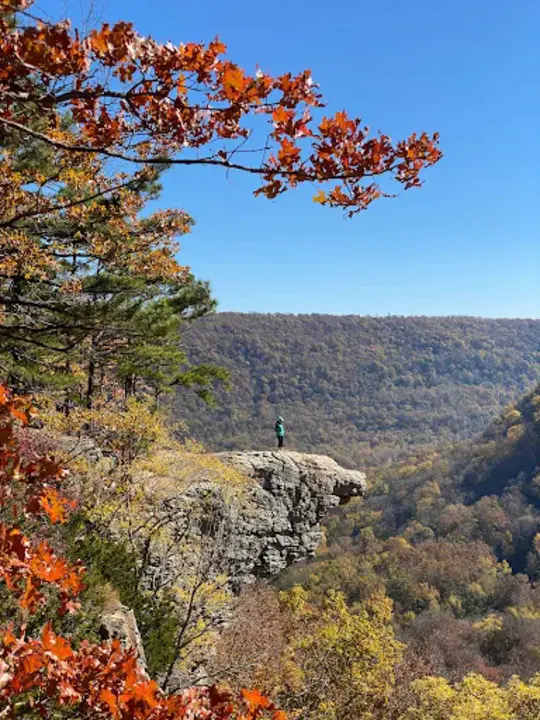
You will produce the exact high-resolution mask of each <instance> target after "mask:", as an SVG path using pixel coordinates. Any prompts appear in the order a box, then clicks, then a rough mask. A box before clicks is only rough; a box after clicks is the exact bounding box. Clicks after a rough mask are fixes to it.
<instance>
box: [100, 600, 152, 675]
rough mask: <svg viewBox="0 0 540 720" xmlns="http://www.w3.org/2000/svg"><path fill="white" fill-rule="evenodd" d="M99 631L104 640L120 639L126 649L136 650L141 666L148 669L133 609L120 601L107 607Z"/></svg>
mask: <svg viewBox="0 0 540 720" xmlns="http://www.w3.org/2000/svg"><path fill="white" fill-rule="evenodd" d="M98 631H99V635H100V637H101V639H102V640H120V643H121V644H122V647H123V648H124V650H135V653H136V655H137V659H138V660H139V663H140V665H141V667H142V668H144V669H146V657H145V654H144V647H143V643H142V639H141V634H140V632H139V628H138V626H137V620H136V619H135V613H134V612H133V610H130V609H129V608H127V607H126V606H125V605H122V604H121V603H120V602H118V603H116V604H114V605H112V606H110V607H107V608H106V609H105V610H104V612H103V614H102V616H101V625H100V627H99V629H98Z"/></svg>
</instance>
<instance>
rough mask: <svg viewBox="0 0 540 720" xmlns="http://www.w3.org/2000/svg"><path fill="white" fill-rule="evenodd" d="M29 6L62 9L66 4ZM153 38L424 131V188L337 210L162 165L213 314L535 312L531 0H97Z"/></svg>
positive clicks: (539, 18) (537, 180)
mask: <svg viewBox="0 0 540 720" xmlns="http://www.w3.org/2000/svg"><path fill="white" fill-rule="evenodd" d="M40 6H41V7H47V8H49V9H50V8H54V9H55V14H57V15H58V13H60V12H61V8H63V9H64V12H65V8H67V9H68V12H70V14H76V12H77V9H78V8H80V6H79V5H78V4H77V3H75V2H73V0H71V2H67V3H66V2H64V1H62V2H61V3H60V2H58V1H57V0H49V1H48V2H46V3H45V5H40ZM96 8H97V12H98V14H99V15H100V17H101V18H102V19H104V20H107V21H113V20H116V19H120V18H121V19H126V20H127V19H130V20H132V21H133V22H135V24H136V26H137V29H138V30H139V31H140V32H141V33H144V34H149V35H152V36H154V37H155V38H156V39H157V40H160V41H168V40H171V41H172V42H174V43H178V42H182V41H190V40H191V41H201V40H210V39H212V38H213V37H214V36H215V35H217V34H219V35H220V37H221V39H222V40H223V41H224V42H225V43H226V44H227V45H228V47H229V54H230V57H231V59H233V60H234V61H236V62H238V63H240V64H241V65H243V67H244V68H246V69H247V70H250V71H252V70H254V68H255V65H256V64H257V63H258V64H259V65H260V66H261V67H262V69H263V70H265V71H268V72H270V73H273V74H278V73H281V72H284V71H287V70H291V71H293V72H297V71H301V70H303V69H304V68H306V67H308V68H310V69H311V70H312V74H313V78H314V80H315V81H316V82H318V83H319V84H320V85H321V89H322V91H323V93H324V95H325V98H326V99H327V102H328V108H329V110H331V111H332V112H334V111H336V110H340V109H342V108H346V109H347V110H348V112H349V113H350V114H354V115H360V116H362V117H363V118H364V120H365V122H366V123H367V124H368V125H370V126H371V127H372V128H374V129H381V130H382V131H384V132H386V133H388V134H390V135H391V136H392V137H393V138H394V139H399V138H401V137H404V136H406V135H408V134H409V133H410V132H413V131H420V130H423V129H425V130H428V131H435V130H438V131H439V132H440V134H441V145H442V149H443V151H444V153H445V157H444V159H443V160H442V161H441V162H440V163H439V165H437V166H436V167H435V168H433V169H431V170H429V171H428V172H427V173H426V175H425V179H426V184H425V186H424V188H423V189H421V190H411V191H409V192H406V193H404V194H402V195H401V196H400V197H399V198H398V199H396V200H383V201H379V202H378V203H376V204H375V205H373V206H372V208H371V209H370V210H368V211H367V212H365V213H361V214H360V215H358V216H356V217H355V218H353V219H352V220H347V219H345V218H344V217H343V215H342V214H341V213H340V212H339V211H337V210H330V209H325V208H320V207H319V206H318V205H315V204H314V203H312V202H311V199H310V198H311V196H312V195H313V192H306V191H294V192H290V193H288V194H287V195H286V196H283V197H281V198H279V199H277V200H276V201H272V202H269V201H267V200H264V199H256V198H253V197H252V196H251V191H252V190H253V188H254V187H255V186H254V184H253V181H252V179H250V178H246V177H243V176H239V175H232V176H231V177H229V178H226V177H225V176H224V175H223V174H222V173H220V172H219V171H217V170H216V171H214V170H206V169H205V170H199V169H196V170H193V169H181V168H175V169H174V170H172V171H170V172H169V173H168V174H167V176H166V178H165V192H164V195H163V198H162V204H163V206H169V207H172V206H174V207H181V208H184V209H185V210H187V211H188V212H189V213H190V214H192V215H193V217H194V218H195V220H196V223H197V224H196V226H195V228H194V231H193V233H192V234H191V235H190V236H189V237H187V238H185V239H184V240H183V243H182V245H183V249H182V253H181V256H180V259H181V260H182V262H183V263H185V264H189V265H190V266H191V267H192V269H193V271H194V272H195V274H196V275H198V276H200V277H204V278H206V279H208V280H210V281H211V283H212V286H213V289H214V292H215V294H216V296H217V298H218V300H219V303H220V309H221V310H242V311H251V310H253V311H263V312H295V313H297V312H328V313H347V314H348V313H359V314H373V315H386V314H388V313H391V314H400V315H401V314H403V315H410V314H414V315H443V314H444V315H454V314H459V315H482V316H491V317H537V318H538V317H540V200H539V198H540V149H539V148H540V99H539V98H540V95H539V91H538V76H539V70H540V45H539V43H538V27H540V3H539V2H538V0H512V2H506V1H503V0H473V1H471V0H445V1H442V2H433V0H412V2H404V1H403V0H379V1H378V2H366V1H364V0H340V2H333V3H332V2H328V1H325V2H322V1H321V0H311V2H299V1H298V0H296V1H295V0H288V1H285V0H275V2H273V3H267V2H247V1H246V0H236V2H224V1H223V0H221V1H218V0H207V2H205V3H194V2H189V3H188V2H179V1H178V0H153V1H152V2H138V3H136V4H135V3H130V2H128V1H127V0H106V1H105V2H104V1H103V0H97V5H96Z"/></svg>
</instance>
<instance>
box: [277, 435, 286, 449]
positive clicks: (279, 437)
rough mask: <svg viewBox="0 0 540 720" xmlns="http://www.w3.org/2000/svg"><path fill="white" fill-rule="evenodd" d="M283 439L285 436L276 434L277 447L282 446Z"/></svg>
mask: <svg viewBox="0 0 540 720" xmlns="http://www.w3.org/2000/svg"><path fill="white" fill-rule="evenodd" d="M284 439H285V438H284V437H283V435H278V439H277V446H278V448H281V447H283V440H284Z"/></svg>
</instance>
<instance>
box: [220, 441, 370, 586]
mask: <svg viewBox="0 0 540 720" xmlns="http://www.w3.org/2000/svg"><path fill="white" fill-rule="evenodd" d="M217 457H219V459H220V460H221V461H222V462H224V463H226V464H228V465H232V466H233V467H234V468H236V469H237V470H239V471H240V472H241V473H243V474H244V475H246V476H247V477H249V478H251V479H253V480H255V481H256V482H255V483H253V485H252V486H251V487H250V489H249V491H248V492H247V495H246V497H245V498H244V499H242V500H241V501H240V502H239V503H238V507H236V508H235V510H234V511H233V512H232V513H231V517H230V521H231V522H232V524H233V525H234V532H233V533H232V538H231V539H232V543H231V551H230V555H231V560H232V562H233V563H234V564H235V565H236V566H237V567H238V569H239V570H240V575H241V576H243V580H244V581H247V582H249V581H250V579H255V578H264V577H270V576H272V575H276V574H277V573H279V572H281V571H282V570H284V569H285V568H286V567H288V566H289V565H291V564H292V563H294V562H297V561H299V560H302V559H305V558H307V557H309V556H310V555H312V554H313V553H314V552H315V550H316V548H317V546H318V544H319V542H320V540H321V525H320V523H321V520H322V519H323V518H324V516H325V515H326V513H327V512H328V511H329V510H331V509H332V508H334V507H336V506H338V505H340V504H343V503H345V502H348V500H350V499H351V498H353V497H361V496H363V495H364V493H365V491H366V476H365V474H364V473H362V472H359V471H357V470H346V469H345V468H342V467H340V466H339V465H338V464H337V463H336V462H335V461H334V460H332V459H331V458H329V457H325V456H323V455H309V454H303V453H297V452H289V451H283V450H279V451H272V452H270V451H260V452H228V453H220V454H219V455H218V456H217Z"/></svg>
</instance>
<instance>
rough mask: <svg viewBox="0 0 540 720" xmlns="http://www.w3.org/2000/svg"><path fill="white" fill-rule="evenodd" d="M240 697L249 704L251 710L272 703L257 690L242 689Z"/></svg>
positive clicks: (265, 706) (268, 705)
mask: <svg viewBox="0 0 540 720" xmlns="http://www.w3.org/2000/svg"><path fill="white" fill-rule="evenodd" d="M242 697H243V698H244V700H245V701H246V703H247V704H248V706H249V709H250V711H251V712H253V711H254V710H258V709H259V708H267V707H270V705H271V704H272V703H271V702H270V700H269V699H268V698H267V697H265V696H264V695H263V694H262V693H260V692H259V691H258V690H256V689H255V690H246V689H245V688H244V689H243V690H242Z"/></svg>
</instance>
